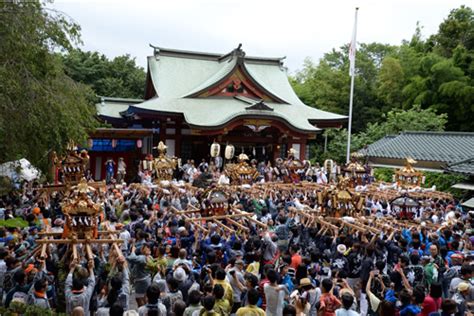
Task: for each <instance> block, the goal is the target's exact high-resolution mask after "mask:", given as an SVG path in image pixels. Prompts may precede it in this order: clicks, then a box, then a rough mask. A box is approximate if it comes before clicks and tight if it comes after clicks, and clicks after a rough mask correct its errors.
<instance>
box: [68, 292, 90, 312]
mask: <svg viewBox="0 0 474 316" xmlns="http://www.w3.org/2000/svg"><path fill="white" fill-rule="evenodd" d="M84 298H85V296H84V295H81V294H80V295H75V294H73V295H71V296H70V297H68V298H67V300H68V301H69V302H70V303H69V305H70V306H71V311H72V310H73V309H74V308H76V307H78V306H79V307H84V306H85V305H86V304H85V303H86V302H84Z"/></svg>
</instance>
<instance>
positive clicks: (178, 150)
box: [174, 120, 181, 158]
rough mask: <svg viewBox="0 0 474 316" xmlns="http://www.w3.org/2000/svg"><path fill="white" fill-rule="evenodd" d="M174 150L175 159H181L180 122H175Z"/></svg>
mask: <svg viewBox="0 0 474 316" xmlns="http://www.w3.org/2000/svg"><path fill="white" fill-rule="evenodd" d="M175 124H176V125H175V127H176V128H175V149H174V154H175V156H176V157H178V158H180V157H181V121H180V120H176V123H175Z"/></svg>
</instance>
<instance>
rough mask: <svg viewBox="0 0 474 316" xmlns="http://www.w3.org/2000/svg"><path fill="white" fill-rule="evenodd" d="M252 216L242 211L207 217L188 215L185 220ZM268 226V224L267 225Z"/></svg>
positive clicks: (194, 220)
mask: <svg viewBox="0 0 474 316" xmlns="http://www.w3.org/2000/svg"><path fill="white" fill-rule="evenodd" d="M242 216H246V217H250V216H252V214H251V213H241V214H228V215H215V216H205V217H193V218H191V217H188V218H185V221H187V222H189V221H193V222H196V221H197V222H198V221H208V220H216V219H226V218H233V217H242ZM265 226H266V225H265Z"/></svg>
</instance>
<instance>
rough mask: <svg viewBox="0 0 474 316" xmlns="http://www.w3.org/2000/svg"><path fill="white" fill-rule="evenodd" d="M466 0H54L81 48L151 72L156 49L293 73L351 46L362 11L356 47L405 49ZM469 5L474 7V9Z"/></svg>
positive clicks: (431, 31)
mask: <svg viewBox="0 0 474 316" xmlns="http://www.w3.org/2000/svg"><path fill="white" fill-rule="evenodd" d="M469 2H470V1H467V0H463V1H459V0H357V1H354V0H353V1H351V0H327V1H319V0H312V1H311V0H308V1H301V0H282V1H276V0H272V1H270V0H189V1H184V0H163V1H161V0H149V1H145V0H140V1H139V0H128V1H125V0H82V1H79V0H67V1H66V0H62V1H59V0H56V2H55V3H54V4H52V5H49V6H50V7H54V8H55V9H58V10H60V11H62V12H64V13H66V14H67V15H69V16H70V17H71V18H73V19H74V20H75V21H76V22H77V23H79V24H80V25H81V27H82V32H81V33H82V40H83V42H84V45H83V47H82V49H85V50H96V51H99V52H101V53H103V54H105V55H106V56H108V57H111V58H112V57H115V56H119V55H123V54H130V55H131V56H133V57H136V60H137V63H138V64H139V65H141V66H143V67H146V56H148V55H150V54H151V53H152V49H151V48H150V47H149V44H153V45H156V46H161V47H167V48H177V49H185V50H196V51H205V52H216V53H227V52H229V51H231V50H232V49H233V48H235V47H237V45H238V44H239V43H242V44H243V49H244V50H245V52H246V53H247V55H252V56H265V57H281V56H287V59H286V62H285V64H286V66H287V67H288V68H289V70H290V72H294V71H296V70H298V69H300V68H301V66H302V64H303V60H304V59H305V57H308V56H309V57H311V58H312V59H313V60H315V61H316V60H318V59H319V58H321V57H322V56H323V54H324V53H325V52H328V51H330V50H331V49H332V48H337V47H339V46H341V45H343V44H344V43H349V42H350V40H351V36H352V28H353V24H354V10H355V7H356V6H358V7H359V8H360V9H359V18H358V31H357V41H358V42H381V43H388V44H400V42H401V41H402V40H403V39H409V38H411V36H412V35H413V33H414V31H415V27H416V22H417V21H419V22H420V23H421V25H422V26H423V27H424V28H423V35H424V36H425V37H427V36H428V35H430V34H433V33H435V32H436V31H437V30H438V26H439V24H440V23H441V21H442V20H443V19H444V18H445V17H446V16H447V15H448V14H449V12H450V10H451V9H453V8H457V7H459V6H460V5H462V4H468V3H469ZM471 3H472V2H471Z"/></svg>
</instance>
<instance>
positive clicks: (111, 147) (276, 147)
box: [89, 45, 347, 179]
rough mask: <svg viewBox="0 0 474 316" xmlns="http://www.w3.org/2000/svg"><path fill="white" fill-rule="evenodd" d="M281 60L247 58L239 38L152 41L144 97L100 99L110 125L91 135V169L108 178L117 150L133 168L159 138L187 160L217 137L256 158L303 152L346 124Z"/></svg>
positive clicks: (197, 156)
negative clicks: (202, 42)
mask: <svg viewBox="0 0 474 316" xmlns="http://www.w3.org/2000/svg"><path fill="white" fill-rule="evenodd" d="M152 47H153V46H152ZM283 59H284V58H266V57H249V56H246V54H245V52H244V51H243V50H242V48H241V45H239V47H238V48H236V49H234V50H232V51H231V52H230V53H227V54H215V53H202V52H191V51H182V50H176V49H167V48H159V47H153V55H152V56H149V57H148V73H147V80H146V87H145V96H144V100H130V99H120V98H102V100H101V102H100V103H99V104H97V112H98V115H99V117H100V118H101V119H102V120H103V121H104V122H106V123H108V124H110V127H109V128H99V129H97V130H96V131H95V132H94V133H92V134H91V139H92V143H93V144H92V148H91V149H90V151H89V153H90V158H91V171H92V175H93V176H94V178H96V179H100V178H103V175H104V173H105V171H104V170H103V169H104V168H103V164H104V163H105V161H106V160H107V158H112V159H114V160H116V159H118V157H123V158H124V159H125V162H126V163H127V166H128V171H129V172H128V173H129V174H134V173H136V168H137V166H138V162H139V161H140V160H141V159H143V157H144V156H145V155H146V154H149V153H153V148H154V147H156V146H157V145H158V143H159V141H163V143H164V144H165V145H166V146H167V148H168V154H169V155H171V156H176V157H180V158H182V159H183V160H186V159H194V160H200V159H203V158H204V159H207V158H208V157H209V148H210V145H211V144H212V143H213V142H214V141H216V142H217V143H220V144H222V145H225V144H232V145H234V146H235V148H236V154H237V155H238V154H240V153H241V152H244V153H246V154H247V155H248V156H249V157H250V158H251V159H252V158H255V159H257V160H259V161H264V160H265V161H272V162H273V161H274V159H275V158H277V157H285V156H286V154H287V151H288V150H289V149H290V148H293V149H294V150H295V151H296V152H297V155H298V156H299V158H300V159H306V158H307V154H308V149H307V146H308V143H309V142H310V141H311V140H314V139H315V137H316V134H317V133H319V132H321V130H322V129H323V128H331V127H341V126H342V124H344V123H345V122H346V121H347V117H346V116H343V115H338V114H334V113H330V112H326V111H322V110H318V109H316V108H314V107H310V106H307V105H306V104H304V103H303V102H302V101H301V100H300V99H299V98H298V97H297V95H296V94H295V92H294V91H293V89H292V87H291V85H290V83H289V81H288V74H287V70H286V68H285V67H284V65H283Z"/></svg>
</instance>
